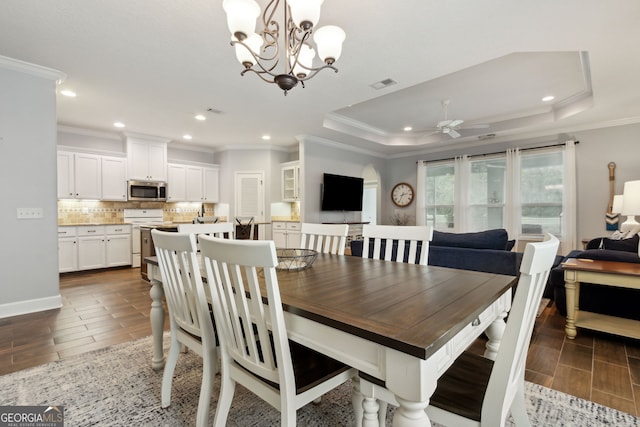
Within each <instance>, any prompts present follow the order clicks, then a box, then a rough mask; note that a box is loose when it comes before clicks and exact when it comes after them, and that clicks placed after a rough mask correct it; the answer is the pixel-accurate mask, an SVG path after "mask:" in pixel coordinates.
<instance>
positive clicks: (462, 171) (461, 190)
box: [453, 155, 470, 233]
mask: <svg viewBox="0 0 640 427" xmlns="http://www.w3.org/2000/svg"><path fill="white" fill-rule="evenodd" d="M453 170H454V174H455V176H456V181H455V189H454V201H455V202H454V208H453V218H454V220H453V224H454V225H453V231H455V232H456V233H463V232H466V231H467V230H468V227H469V224H468V222H467V217H468V215H467V212H468V210H469V209H468V207H469V188H468V182H469V174H470V172H469V156H467V155H464V156H459V157H456V158H455V159H454V169H453Z"/></svg>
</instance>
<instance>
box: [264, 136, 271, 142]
mask: <svg viewBox="0 0 640 427" xmlns="http://www.w3.org/2000/svg"><path fill="white" fill-rule="evenodd" d="M262 139H263V140H265V141H269V140H270V139H271V136H270V135H262Z"/></svg>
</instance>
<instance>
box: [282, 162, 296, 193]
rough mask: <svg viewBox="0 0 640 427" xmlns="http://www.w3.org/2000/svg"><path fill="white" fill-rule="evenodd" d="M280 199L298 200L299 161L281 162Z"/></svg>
mask: <svg viewBox="0 0 640 427" xmlns="http://www.w3.org/2000/svg"><path fill="white" fill-rule="evenodd" d="M281 166H282V169H281V170H282V201H283V202H297V201H298V200H300V162H299V161H294V162H287V163H282V164H281Z"/></svg>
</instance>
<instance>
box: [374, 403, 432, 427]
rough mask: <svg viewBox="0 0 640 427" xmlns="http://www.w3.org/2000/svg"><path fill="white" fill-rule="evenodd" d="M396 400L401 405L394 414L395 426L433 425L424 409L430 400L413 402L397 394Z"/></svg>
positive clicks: (421, 426)
mask: <svg viewBox="0 0 640 427" xmlns="http://www.w3.org/2000/svg"><path fill="white" fill-rule="evenodd" d="M396 400H397V401H398V404H399V405H400V406H399V407H398V409H396V412H395V413H394V414H393V427H418V426H420V427H424V426H430V425H431V421H430V420H429V417H427V413H426V412H425V411H424V410H425V409H426V407H427V406H428V405H429V401H428V400H425V401H424V402H411V401H408V400H404V399H401V398H399V397H398V396H396ZM365 410H366V409H365Z"/></svg>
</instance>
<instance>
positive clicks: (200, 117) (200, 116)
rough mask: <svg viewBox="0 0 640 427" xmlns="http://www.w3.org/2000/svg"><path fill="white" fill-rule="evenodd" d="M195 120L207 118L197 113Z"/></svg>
mask: <svg viewBox="0 0 640 427" xmlns="http://www.w3.org/2000/svg"><path fill="white" fill-rule="evenodd" d="M196 120H200V121H204V120H207V118H206V117H205V116H203V115H202V114H198V115H197V116H196Z"/></svg>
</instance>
